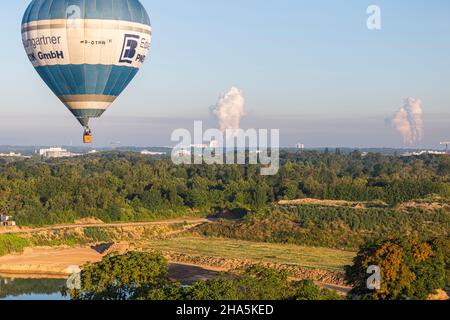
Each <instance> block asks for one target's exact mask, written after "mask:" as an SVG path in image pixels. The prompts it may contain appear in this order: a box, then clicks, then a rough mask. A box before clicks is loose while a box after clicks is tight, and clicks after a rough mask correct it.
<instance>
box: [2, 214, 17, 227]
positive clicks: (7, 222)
mask: <svg viewBox="0 0 450 320" xmlns="http://www.w3.org/2000/svg"><path fill="white" fill-rule="evenodd" d="M15 225H16V222H15V221H12V220H11V217H10V216H7V215H6V214H3V213H2V214H0V226H3V227H14V226H15Z"/></svg>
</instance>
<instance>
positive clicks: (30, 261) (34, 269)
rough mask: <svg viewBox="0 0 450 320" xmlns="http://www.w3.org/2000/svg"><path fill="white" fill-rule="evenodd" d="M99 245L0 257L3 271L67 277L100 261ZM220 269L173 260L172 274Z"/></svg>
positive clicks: (206, 274)
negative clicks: (75, 267)
mask: <svg viewBox="0 0 450 320" xmlns="http://www.w3.org/2000/svg"><path fill="white" fill-rule="evenodd" d="M99 251H102V250H99V249H98V248H95V249H94V248H89V247H84V248H47V247H41V248H32V249H26V250H25V251H24V252H23V253H22V254H20V255H8V256H3V257H0V275H4V276H8V277H15V278H64V277H66V276H68V275H70V274H72V273H73V270H74V266H82V265H83V264H85V263H88V262H98V261H100V260H101V259H102V258H103V257H104V256H105V254H106V252H105V253H103V254H101V253H99ZM219 274H220V271H219V270H213V269H208V268H205V267H203V266H194V265H190V264H181V263H171V264H170V266H169V276H170V278H172V279H173V280H176V281H179V282H181V283H183V284H190V283H193V282H195V281H199V280H207V279H212V278H215V277H217V276H218V275H219Z"/></svg>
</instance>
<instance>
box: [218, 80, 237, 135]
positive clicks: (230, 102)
mask: <svg viewBox="0 0 450 320" xmlns="http://www.w3.org/2000/svg"><path fill="white" fill-rule="evenodd" d="M244 104H245V99H244V96H243V94H242V91H241V90H240V89H238V88H236V87H232V88H231V89H230V90H228V92H226V93H224V94H222V95H221V96H220V97H219V100H218V101H217V103H216V105H214V106H212V107H211V112H212V114H213V115H214V116H216V117H217V119H218V121H219V127H220V130H221V131H222V132H223V133H224V134H225V133H226V134H227V136H230V135H231V136H236V135H237V133H238V130H239V129H240V126H241V118H242V117H243V116H244V115H245V112H244Z"/></svg>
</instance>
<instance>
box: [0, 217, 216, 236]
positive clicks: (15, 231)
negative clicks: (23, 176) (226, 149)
mask: <svg viewBox="0 0 450 320" xmlns="http://www.w3.org/2000/svg"><path fill="white" fill-rule="evenodd" d="M185 222H186V223H189V224H203V223H212V222H213V220H211V219H176V220H164V221H151V222H127V223H95V224H93V223H85V224H65V225H56V226H49V227H42V228H19V227H10V228H0V234H24V233H36V232H42V231H53V230H64V229H77V228H122V227H145V226H158V225H174V224H181V223H185Z"/></svg>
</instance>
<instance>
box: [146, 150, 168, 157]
mask: <svg viewBox="0 0 450 320" xmlns="http://www.w3.org/2000/svg"><path fill="white" fill-rule="evenodd" d="M141 154H142V155H143V156H164V155H166V153H165V152H154V151H148V150H143V151H141Z"/></svg>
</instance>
